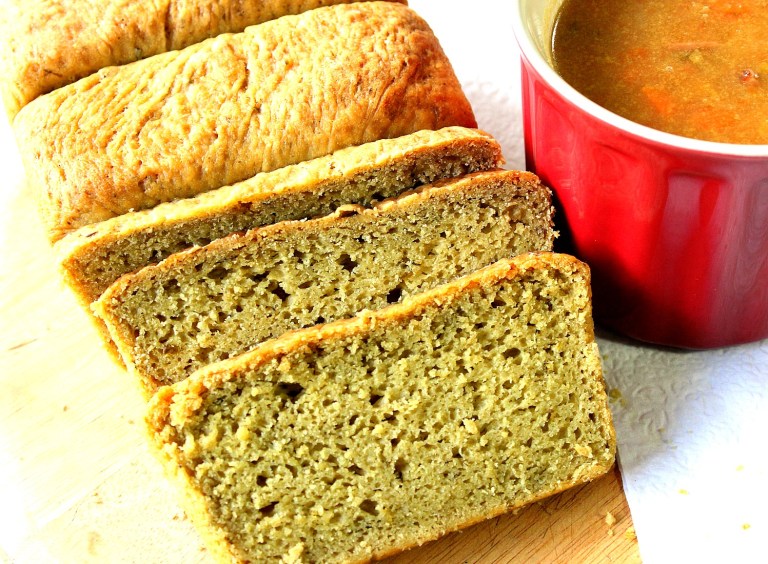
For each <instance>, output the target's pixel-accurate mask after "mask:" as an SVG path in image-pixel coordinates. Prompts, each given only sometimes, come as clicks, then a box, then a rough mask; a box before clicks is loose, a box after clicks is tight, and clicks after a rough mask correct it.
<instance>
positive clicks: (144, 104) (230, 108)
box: [14, 2, 476, 240]
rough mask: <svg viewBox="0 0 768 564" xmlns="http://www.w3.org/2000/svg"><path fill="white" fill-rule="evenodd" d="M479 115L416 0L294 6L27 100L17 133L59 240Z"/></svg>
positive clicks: (48, 223) (50, 228)
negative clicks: (411, 0) (296, 10)
mask: <svg viewBox="0 0 768 564" xmlns="http://www.w3.org/2000/svg"><path fill="white" fill-rule="evenodd" d="M450 125H461V126H466V127H475V126H476V122H475V119H474V116H473V113H472V109H471V107H470V105H469V102H468V101H467V99H466V97H465V96H464V93H463V92H462V90H461V85H460V84H459V82H458V80H457V79H456V76H455V74H454V72H453V69H452V68H451V65H450V63H449V61H448V59H447V58H446V56H445V53H444V52H443V50H442V49H441V47H440V44H439V43H438V41H437V38H436V37H435V36H434V34H433V33H432V30H431V29H430V28H429V26H428V25H427V24H426V22H424V20H423V19H421V18H420V17H419V16H418V15H416V13H415V12H413V11H412V10H410V9H409V8H408V7H406V6H403V5H401V4H397V3H392V2H355V3H352V4H341V5H335V6H328V7H325V8H317V9H315V10H309V11H307V12H304V13H302V14H299V15H295V16H284V17H282V18H278V19H276V20H272V21H269V22H266V23H263V24H259V25H256V26H251V27H249V28H247V29H246V30H245V31H244V32H242V33H237V34H223V35H220V36H218V37H215V38H213V39H209V40H206V41H203V42H201V43H197V44H195V45H191V46H189V47H186V48H185V49H182V50H180V51H172V52H169V53H163V54H160V55H155V56H154V57H150V58H148V59H143V60H141V61H137V62H135V63H131V64H129V65H124V66H120V67H108V68H105V69H102V70H100V71H99V72H97V73H96V74H94V75H91V76H89V77H86V78H83V79H81V80H79V81H78V82H75V83H74V84H70V85H68V86H64V87H62V88H59V89H58V90H54V91H53V92H50V93H48V94H46V95H44V96H40V97H39V98H37V99H36V100H34V101H32V102H30V103H29V104H27V105H26V106H25V107H24V108H23V109H22V110H21V111H20V112H19V113H18V114H17V115H16V118H15V119H14V131H15V133H16V138H17V141H18V144H19V148H20V154H21V155H22V159H23V160H24V166H25V169H26V173H27V177H28V180H29V181H30V184H31V185H32V186H33V187H35V188H36V190H37V192H38V193H39V196H40V198H39V199H40V205H41V213H42V216H43V219H44V223H45V225H46V226H47V229H48V231H49V235H50V238H51V239H52V240H58V239H59V238H61V237H62V236H63V235H65V234H66V233H68V232H69V231H71V230H74V229H77V228H78V227H82V226H84V225H89V224H92V223H96V222H98V221H103V220H105V219H109V218H110V217H115V216H118V215H121V214H124V213H127V212H129V211H132V210H141V209H148V208H152V207H154V206H156V205H157V204H159V203H161V202H167V201H171V200H175V199H177V198H186V197H190V196H194V195H196V194H199V193H202V192H205V191H208V190H212V189H215V188H220V187H221V186H226V185H229V184H234V183H236V182H240V181H242V180H245V179H246V178H250V177H251V176H254V175H255V174H257V173H259V172H264V171H269V170H274V169H277V168H280V167H283V166H286V165H289V164H294V163H297V162H301V161H306V160H309V159H312V158H315V157H319V156H322V155H327V154H330V153H332V152H333V151H335V150H338V149H342V148H344V147H349V146H353V145H360V144H362V143H366V142H369V141H375V140H377V139H384V138H392V137H399V136H401V135H406V134H408V133H413V132H415V131H419V130H422V129H440V128H442V127H446V126H450Z"/></svg>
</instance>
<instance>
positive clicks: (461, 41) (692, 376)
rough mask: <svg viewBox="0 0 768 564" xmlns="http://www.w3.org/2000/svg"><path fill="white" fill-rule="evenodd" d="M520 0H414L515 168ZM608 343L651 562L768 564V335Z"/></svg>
mask: <svg viewBox="0 0 768 564" xmlns="http://www.w3.org/2000/svg"><path fill="white" fill-rule="evenodd" d="M516 4H517V3H516V2H514V1H513V2H509V0H480V1H476V2H471V3H467V2H464V1H461V2H460V1H458V0H447V1H446V0H411V1H410V6H411V7H412V8H413V9H415V10H416V11H417V12H419V13H420V14H421V15H422V16H423V17H424V18H425V19H426V20H427V22H429V24H430V25H431V27H432V28H433V29H434V31H435V33H436V34H437V36H438V38H439V39H440V41H441V43H442V45H443V48H444V49H445V51H446V53H447V54H448V57H449V58H450V59H451V61H452V63H453V65H454V68H455V70H456V73H457V74H458V75H459V78H460V79H461V81H462V83H463V84H464V87H465V89H466V92H467V95H468V96H469V98H470V101H471V102H472V105H473V107H474V109H475V113H476V115H477V118H478V122H479V126H480V127H481V128H482V129H485V130H486V131H488V132H489V133H491V134H493V135H494V136H496V138H497V139H499V141H500V142H501V144H502V147H503V149H504V152H505V155H506V157H507V167H508V168H524V167H525V162H524V152H523V138H522V121H521V115H520V109H521V108H520V107H521V101H520V77H519V72H520V65H519V54H518V50H517V45H516V43H515V39H514V37H513V35H512V27H511V18H512V12H513V10H516V9H517V5H516ZM599 344H600V347H601V352H602V356H603V362H604V369H605V377H606V381H607V384H608V387H609V389H610V390H611V394H612V401H611V406H612V409H613V414H614V417H615V423H616V431H617V435H618V442H619V464H620V467H621V471H622V476H623V479H624V489H625V493H626V496H627V499H628V501H629V506H630V511H631V513H632V518H633V520H634V523H635V529H636V532H637V536H638V542H639V546H640V553H641V556H642V558H643V560H644V562H646V563H647V564H655V563H662V562H674V563H680V562H729V561H730V562H768V513H767V512H766V509H765V508H766V506H768V488H767V487H766V484H768V341H762V342H759V343H753V344H749V345H743V346H739V347H733V348H727V349H719V350H713V351H704V352H701V351H700V352H691V351H677V350H670V349H663V348H657V347H651V346H646V345H642V344H639V343H633V342H630V341H627V340H623V339H621V338H619V337H616V336H613V335H610V334H607V333H606V334H602V335H600V337H599Z"/></svg>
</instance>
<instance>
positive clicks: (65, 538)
mask: <svg viewBox="0 0 768 564" xmlns="http://www.w3.org/2000/svg"><path fill="white" fill-rule="evenodd" d="M2 126H3V128H4V129H5V131H3V132H2V134H3V135H2V145H1V146H0V155H1V158H2V164H3V170H4V171H5V175H6V179H5V180H6V182H5V186H4V188H2V191H0V228H1V229H2V238H1V239H0V261H1V262H0V316H2V317H1V320H2V323H0V385H2V394H0V499H2V500H3V503H2V504H0V561H4V560H7V561H10V562H19V563H22V562H24V563H26V562H63V563H68V562H72V563H75V562H77V563H87V562H100V563H101V562H110V563H117V562H167V563H176V562H179V563H181V562H184V563H194V562H201V563H202V562H209V561H210V557H209V556H208V554H207V553H206V551H205V550H204V548H203V547H202V545H201V544H200V540H199V538H198V536H197V535H196V533H195V531H194V530H193V529H192V527H191V525H190V524H189V522H188V521H187V520H186V519H185V517H184V515H183V513H182V511H181V510H180V509H179V507H178V505H177V504H176V501H175V497H174V493H173V491H171V490H170V489H169V486H168V484H167V483H166V481H165V479H164V478H163V476H162V475H161V472H160V469H159V466H158V465H157V464H156V463H155V461H154V460H153V459H152V457H151V456H150V454H149V453H148V452H147V450H146V449H145V443H144V439H143V436H142V424H141V423H142V415H143V408H144V402H143V400H142V398H141V396H140V394H139V392H138V390H137V388H136V387H135V386H134V384H133V383H132V382H131V381H130V380H129V378H128V377H127V375H126V374H125V373H124V371H123V370H122V369H121V368H119V367H118V366H116V365H115V364H114V363H113V362H112V360H111V359H110V358H109V357H108V355H107V354H106V353H105V352H104V351H103V350H102V349H101V348H100V345H99V341H98V338H97V335H96V332H95V330H94V329H93V328H92V327H91V325H90V321H89V320H88V319H87V317H86V315H85V314H84V313H83V312H82V311H81V310H80V308H79V306H78V305H77V304H76V303H75V300H74V298H73V297H72V296H71V294H70V293H69V292H68V290H67V289H66V288H64V287H63V286H62V285H61V283H60V281H59V278H58V276H57V273H56V268H55V259H54V257H53V255H52V251H51V249H50V248H49V246H48V244H47V243H46V241H45V239H44V237H43V235H42V228H41V227H40V225H39V224H38V222H37V217H36V214H35V210H34V205H33V203H32V197H31V195H30V194H28V193H27V191H26V190H25V188H24V187H23V174H22V172H21V167H20V165H19V162H18V157H17V156H16V155H15V148H14V146H13V144H12V142H11V141H10V140H9V139H10V136H9V134H8V131H7V125H5V124H2ZM631 532H632V529H631V518H630V514H629V509H628V507H627V503H626V499H625V497H624V494H623V492H622V487H621V480H620V476H619V473H618V471H613V472H611V473H609V474H608V475H607V476H606V477H604V478H602V479H600V480H597V481H595V482H593V483H591V484H588V485H586V486H582V487H579V488H576V489H574V490H571V491H568V492H566V493H563V494H561V495H558V496H555V497H553V498H550V499H549V500H546V501H544V502H542V503H538V504H535V505H533V506H531V507H529V508H527V509H524V510H522V511H520V512H518V514H517V515H508V516H503V517H499V518H496V519H492V520H489V521H487V522H485V523H481V524H479V525H476V526H474V527H472V528H471V529H468V530H466V531H464V532H462V533H456V534H453V535H449V536H447V537H446V538H444V539H441V540H439V541H437V542H434V543H430V544H428V545H425V546H423V547H421V548H419V549H415V550H412V551H410V552H408V553H405V554H403V555H401V556H399V557H397V558H393V559H391V560H390V562H393V563H395V562H397V563H405V562H424V563H426V562H444V563H448V564H450V563H454V562H455V563H463V562H483V563H485V562H583V561H587V560H588V561H603V560H606V561H621V562H639V560H640V558H639V554H638V549H637V542H636V540H634V537H633V535H632V534H631Z"/></svg>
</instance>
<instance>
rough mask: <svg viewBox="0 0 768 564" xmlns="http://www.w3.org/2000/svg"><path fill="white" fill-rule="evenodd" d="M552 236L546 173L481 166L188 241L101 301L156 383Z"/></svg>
mask: <svg viewBox="0 0 768 564" xmlns="http://www.w3.org/2000/svg"><path fill="white" fill-rule="evenodd" d="M553 238H554V233H553V231H552V207H551V203H550V192H549V190H548V189H547V188H545V187H543V186H542V185H541V184H540V183H539V180H538V178H537V177H535V176H534V175H532V174H530V173H522V172H513V171H490V172H480V173H474V174H470V175H467V176H464V177H461V178H459V179H453V180H449V181H444V182H443V183H438V184H436V185H430V186H428V187H425V188H423V189H420V190H418V191H416V192H414V193H411V194H406V195H403V196H400V197H398V198H396V199H393V200H388V201H384V202H382V203H380V204H378V205H377V206H375V207H374V208H372V209H364V208H362V207H360V206H345V207H342V208H340V209H339V210H338V211H337V212H336V213H335V214H334V215H332V216H326V217H324V218H318V219H314V220H309V221H303V222H302V221H294V222H283V223H279V224H275V225H271V226H267V227H264V228H261V229H255V230H252V231H249V232H247V233H245V234H234V235H231V236H229V237H225V238H222V239H218V240H216V241H213V242H212V243H210V244H209V245H206V246H205V247H197V248H192V249H189V250H187V251H182V252H180V253H177V254H174V255H172V256H171V257H169V258H167V259H166V260H164V261H163V262H161V263H159V264H158V265H154V266H148V267H146V268H144V269H142V270H140V271H138V272H137V273H134V274H127V275H125V276H123V277H122V278H120V279H119V280H118V281H117V282H115V284H113V285H112V286H110V287H109V288H108V289H107V291H106V292H104V294H102V296H101V297H100V298H99V300H98V301H96V302H95V303H94V311H95V313H96V314H97V315H98V316H99V317H100V318H101V319H102V320H103V321H104V322H105V323H106V325H107V327H108V328H109V332H110V335H111V336H112V339H113V340H114V342H115V344H116V345H117V347H118V350H119V351H120V354H121V356H122V358H123V360H124V361H125V363H126V365H127V366H128V367H129V368H130V369H131V371H133V372H134V373H135V374H136V376H137V377H138V378H139V380H140V381H141V382H142V384H143V385H144V387H145V388H146V389H148V390H150V391H151V390H153V389H154V388H155V387H156V386H157V385H158V384H168V383H172V382H176V381H178V380H181V379H183V378H185V377H186V376H188V375H189V374H190V373H191V372H193V371H194V370H195V369H197V368H199V367H201V366H203V365H205V364H208V363H210V362H214V361H218V360H222V359H225V358H228V357H230V356H233V355H236V354H239V353H241V352H244V351H246V350H248V349H249V348H251V347H252V346H254V345H255V344H257V343H259V342H261V341H263V340H266V339H269V338H272V337H275V336H278V335H280V334H281V333H283V332H285V331H288V330H292V329H297V328H300V327H306V326H309V325H315V324H318V323H323V322H326V321H332V320H336V319H342V318H345V317H351V316H352V315H354V314H356V313H357V312H358V311H360V310H362V309H365V308H370V309H375V308H380V307H382V306H385V305H387V304H388V303H392V302H396V301H398V300H399V299H400V298H401V296H407V295H411V294H414V293H417V292H419V291H422V290H424V289H427V288H432V287H434V286H436V285H438V284H441V283H443V282H446V281H448V280H451V279H453V278H455V277H456V276H460V275H462V274H466V273H469V272H472V271H474V270H476V269H478V268H481V267H483V266H486V265H488V264H490V263H492V262H495V261H496V260H498V259H500V258H503V257H508V256H512V255H515V254H519V253H521V252H526V251H530V250H548V249H551V248H552V243H553Z"/></svg>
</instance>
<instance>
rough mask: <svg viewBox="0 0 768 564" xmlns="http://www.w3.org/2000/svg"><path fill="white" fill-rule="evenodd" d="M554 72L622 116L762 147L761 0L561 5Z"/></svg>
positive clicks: (766, 110) (765, 108) (765, 33)
mask: <svg viewBox="0 0 768 564" xmlns="http://www.w3.org/2000/svg"><path fill="white" fill-rule="evenodd" d="M552 49H553V59H554V64H555V69H556V70H557V72H558V73H559V74H560V75H561V76H562V77H563V78H564V79H565V80H566V81H567V82H568V83H569V84H570V85H571V86H573V87H574V88H575V89H576V90H578V91H580V92H581V93H582V94H584V95H585V96H587V97H588V98H590V99H591V100H593V101H594V102H596V103H598V104H600V105H601V106H603V107H604V108H607V109H608V110H611V111H612V112H614V113H617V114H619V115H621V116H623V117H625V118H628V119H631V120H633V121H635V122H638V123H641V124H643V125H647V126H650V127H653V128H655V129H659V130H662V131H667V132H669V133H675V134H677V135H683V136H685V137H693V138H696V139H705V140H709V141H720V142H725V143H744V144H768V0H743V1H741V2H732V1H726V0H698V1H692V0H565V2H564V4H563V6H562V8H561V10H560V13H559V15H558V18H557V21H556V23H555V31H554V34H553V38H552Z"/></svg>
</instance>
